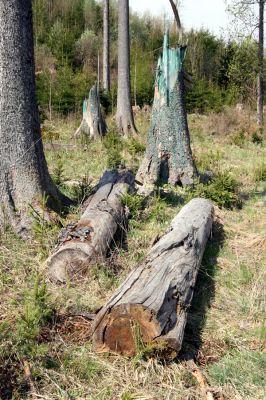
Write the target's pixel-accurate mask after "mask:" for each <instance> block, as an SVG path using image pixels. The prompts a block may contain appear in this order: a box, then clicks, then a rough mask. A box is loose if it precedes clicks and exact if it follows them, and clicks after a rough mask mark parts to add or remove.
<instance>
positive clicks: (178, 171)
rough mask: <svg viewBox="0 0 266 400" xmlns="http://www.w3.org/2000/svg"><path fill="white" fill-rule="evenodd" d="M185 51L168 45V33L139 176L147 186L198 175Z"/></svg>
mask: <svg viewBox="0 0 266 400" xmlns="http://www.w3.org/2000/svg"><path fill="white" fill-rule="evenodd" d="M185 54H186V46H180V47H177V48H175V49H170V48H169V34H168V33H166V34H165V37H164V45H163V54H162V56H160V58H159V61H158V66H157V73H156V83H155V93H154V102H153V109H152V116H151V126H150V130H149V134H148V143H147V150H146V154H145V157H144V160H143V162H142V164H141V166H140V168H139V171H138V173H137V176H136V180H137V181H138V182H139V183H140V184H141V185H143V186H144V188H145V186H146V187H153V185H154V184H156V183H157V182H158V181H160V182H162V183H165V184H168V183H169V184H171V185H177V184H181V185H190V184H192V183H193V182H194V180H195V178H196V177H197V170H196V167H195V164H194V161H193V157H192V152H191V147H190V137H189V130H188V123H187V114H186V109H185V99H184V88H185V80H186V81H187V80H188V79H189V78H188V77H187V75H186V74H185V73H184V71H183V62H184V59H185ZM186 77H187V78H186Z"/></svg>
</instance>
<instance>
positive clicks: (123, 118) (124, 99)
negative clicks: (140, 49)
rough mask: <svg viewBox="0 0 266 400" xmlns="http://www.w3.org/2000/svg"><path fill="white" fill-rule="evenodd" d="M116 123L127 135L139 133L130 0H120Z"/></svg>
mask: <svg viewBox="0 0 266 400" xmlns="http://www.w3.org/2000/svg"><path fill="white" fill-rule="evenodd" d="M116 123H117V126H118V128H119V130H120V131H121V132H122V133H123V134H124V135H125V136H127V135H128V134H129V133H130V132H132V133H133V134H136V133H137V129H136V127H135V123H134V118H133V112H132V105H131V90H130V45H129V0H118V89H117V113H116Z"/></svg>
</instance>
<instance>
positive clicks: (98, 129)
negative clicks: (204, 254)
mask: <svg viewBox="0 0 266 400" xmlns="http://www.w3.org/2000/svg"><path fill="white" fill-rule="evenodd" d="M80 133H84V134H85V135H88V136H89V137H90V138H91V139H92V140H99V139H101V138H102V137H103V136H104V135H105V133H106V124H105V121H104V119H103V116H102V112H101V104H100V99H99V92H98V88H97V85H96V84H95V85H94V86H93V87H92V88H91V90H90V94H89V99H88V100H85V101H84V103H83V119H82V122H81V125H80V127H79V128H78V130H77V131H76V133H75V137H77V136H78V135H79V134H80Z"/></svg>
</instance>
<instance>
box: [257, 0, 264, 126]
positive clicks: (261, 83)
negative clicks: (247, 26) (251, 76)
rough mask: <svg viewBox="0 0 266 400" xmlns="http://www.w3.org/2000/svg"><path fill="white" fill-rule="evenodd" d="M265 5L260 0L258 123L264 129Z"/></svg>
mask: <svg viewBox="0 0 266 400" xmlns="http://www.w3.org/2000/svg"><path fill="white" fill-rule="evenodd" d="M264 5H265V0H259V43H258V64H259V68H258V104H257V113H258V124H259V127H260V130H261V132H262V131H263V122H264V117H263V96H264V79H263V74H264Z"/></svg>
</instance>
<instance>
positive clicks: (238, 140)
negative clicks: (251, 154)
mask: <svg viewBox="0 0 266 400" xmlns="http://www.w3.org/2000/svg"><path fill="white" fill-rule="evenodd" d="M245 140H246V136H245V131H244V130H243V129H241V130H240V131H239V132H236V133H235V134H234V135H233V136H232V143H233V144H235V145H236V146H239V147H241V146H243V145H244V143H245Z"/></svg>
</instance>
